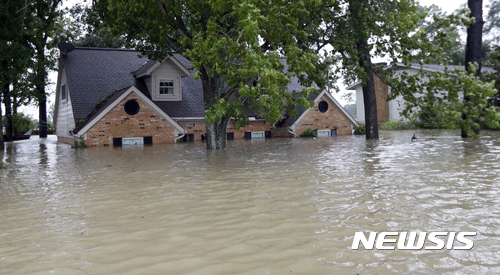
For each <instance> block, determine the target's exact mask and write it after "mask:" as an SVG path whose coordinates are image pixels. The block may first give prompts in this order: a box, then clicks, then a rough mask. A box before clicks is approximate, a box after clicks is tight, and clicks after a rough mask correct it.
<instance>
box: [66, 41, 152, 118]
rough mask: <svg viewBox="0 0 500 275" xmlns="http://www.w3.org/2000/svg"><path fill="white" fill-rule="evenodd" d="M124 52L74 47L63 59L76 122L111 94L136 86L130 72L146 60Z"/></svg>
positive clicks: (136, 54) (128, 51) (135, 54)
mask: <svg viewBox="0 0 500 275" xmlns="http://www.w3.org/2000/svg"><path fill="white" fill-rule="evenodd" d="M138 54H139V52H137V51H133V50H123V49H99V48H75V50H73V51H72V52H69V53H68V57H67V58H66V59H63V62H64V67H65V69H66V77H67V81H68V87H69V93H70V97H71V104H72V107H73V115H74V118H75V121H78V120H79V119H81V118H85V117H87V116H88V115H89V114H90V113H92V111H93V110H94V109H95V107H96V105H97V104H98V103H99V102H101V101H103V100H104V99H105V98H106V97H107V96H108V95H109V94H111V93H112V92H114V91H118V90H122V89H124V88H128V87H130V86H132V85H134V84H135V77H134V76H133V74H132V72H133V71H135V70H137V69H138V68H139V67H141V66H142V65H143V64H144V63H145V62H146V61H147V58H139V57H138Z"/></svg>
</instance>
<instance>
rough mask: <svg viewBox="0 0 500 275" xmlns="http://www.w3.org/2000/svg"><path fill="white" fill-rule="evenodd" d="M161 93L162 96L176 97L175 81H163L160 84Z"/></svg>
mask: <svg viewBox="0 0 500 275" xmlns="http://www.w3.org/2000/svg"><path fill="white" fill-rule="evenodd" d="M158 88H159V93H160V96H161V95H174V80H173V79H162V78H160V81H159V83H158Z"/></svg>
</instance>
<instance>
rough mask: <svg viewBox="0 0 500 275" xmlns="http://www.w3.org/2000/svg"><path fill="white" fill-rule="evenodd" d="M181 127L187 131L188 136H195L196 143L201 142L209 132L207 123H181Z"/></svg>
mask: <svg viewBox="0 0 500 275" xmlns="http://www.w3.org/2000/svg"><path fill="white" fill-rule="evenodd" d="M179 125H180V126H181V127H182V128H184V130H186V134H194V136H195V140H196V141H201V135H205V132H206V130H207V128H206V126H205V122H189V123H185V122H179Z"/></svg>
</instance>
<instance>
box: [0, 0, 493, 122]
mask: <svg viewBox="0 0 500 275" xmlns="http://www.w3.org/2000/svg"><path fill="white" fill-rule="evenodd" d="M75 3H90V0H63V6H64V7H71V6H73V5H74V4H75ZM489 3H490V0H484V2H483V6H484V7H485V9H484V11H483V17H485V16H486V15H487V9H486V6H487V5H489ZM420 4H421V5H422V6H430V5H432V4H434V5H437V6H439V7H441V9H443V11H446V12H447V13H452V12H453V11H455V10H456V9H458V8H460V7H461V6H462V5H465V4H467V1H466V0H455V1H454V0H442V1H436V0H420ZM49 78H50V80H51V82H53V84H52V85H50V86H48V87H47V89H46V91H47V92H50V93H51V95H50V96H49V98H48V102H47V110H49V108H50V105H52V104H54V102H55V94H54V90H55V85H56V84H55V82H56V81H57V72H51V73H50V74H49ZM339 86H341V92H340V93H338V94H334V96H335V98H336V99H337V100H338V101H339V102H340V103H341V104H342V105H344V104H346V101H345V100H343V99H342V98H341V95H343V94H344V93H346V91H345V90H343V85H342V83H339ZM3 109H4V108H2V111H3ZM19 112H23V113H25V114H30V115H32V116H33V117H34V118H37V117H38V109H37V108H36V107H34V106H28V107H20V108H19Z"/></svg>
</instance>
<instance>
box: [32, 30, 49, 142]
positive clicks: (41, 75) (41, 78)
mask: <svg viewBox="0 0 500 275" xmlns="http://www.w3.org/2000/svg"><path fill="white" fill-rule="evenodd" d="M46 42H47V41H46V39H45V41H44V43H43V45H40V46H39V47H37V72H36V73H37V77H38V79H37V80H38V81H37V84H36V85H35V91H36V95H37V97H38V123H39V124H38V130H39V131H40V137H41V138H46V137H47V94H46V93H45V80H46V79H47V71H46V70H45V45H46Z"/></svg>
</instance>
